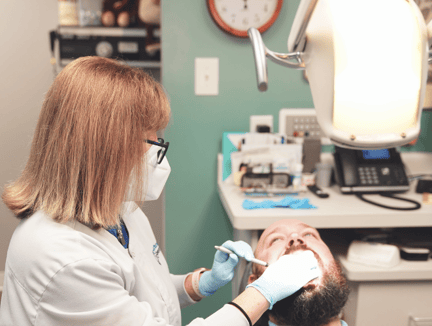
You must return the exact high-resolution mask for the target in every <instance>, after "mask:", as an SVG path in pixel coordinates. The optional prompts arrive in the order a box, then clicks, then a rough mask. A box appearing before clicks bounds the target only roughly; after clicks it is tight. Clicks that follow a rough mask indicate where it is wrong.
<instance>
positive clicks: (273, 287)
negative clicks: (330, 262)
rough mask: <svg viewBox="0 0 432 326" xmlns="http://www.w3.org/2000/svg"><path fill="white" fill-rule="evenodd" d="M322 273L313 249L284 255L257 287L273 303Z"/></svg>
mask: <svg viewBox="0 0 432 326" xmlns="http://www.w3.org/2000/svg"><path fill="white" fill-rule="evenodd" d="M319 275H320V272H319V269H318V261H317V260H316V258H315V257H314V254H313V252H312V251H310V250H308V251H304V252H302V253H299V254H295V255H284V256H282V257H281V258H279V259H278V261H276V262H275V263H273V264H271V265H270V266H269V267H268V268H267V269H266V270H265V272H264V273H263V274H262V275H261V277H260V278H258V279H257V280H256V281H255V282H253V283H251V284H249V285H248V286H247V287H249V286H252V287H254V288H256V289H257V290H258V291H260V292H261V294H262V295H263V296H264V297H265V298H266V299H267V301H268V302H269V303H270V308H269V309H270V310H271V309H272V308H273V305H274V304H275V303H276V302H278V301H280V300H282V299H285V298H286V297H289V296H290V295H292V294H293V293H295V292H297V291H298V290H300V289H301V288H302V287H303V286H304V285H306V283H308V282H309V281H311V280H313V279H314V278H317V277H318V276H319Z"/></svg>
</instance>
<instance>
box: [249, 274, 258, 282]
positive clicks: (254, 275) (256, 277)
mask: <svg viewBox="0 0 432 326" xmlns="http://www.w3.org/2000/svg"><path fill="white" fill-rule="evenodd" d="M257 279H258V276H257V275H256V274H250V275H249V278H248V284H251V283H252V282H254V281H256V280H257Z"/></svg>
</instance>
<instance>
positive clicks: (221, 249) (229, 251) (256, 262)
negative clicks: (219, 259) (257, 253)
mask: <svg viewBox="0 0 432 326" xmlns="http://www.w3.org/2000/svg"><path fill="white" fill-rule="evenodd" d="M215 248H216V249H217V250H219V251H222V252H224V253H226V254H228V255H231V254H235V252H234V251H231V250H229V249H227V248H225V247H221V246H215ZM241 258H243V257H241ZM251 262H252V263H255V264H258V265H262V266H265V267H268V265H269V264H268V263H266V262H265V261H262V260H259V259H256V258H252V259H251Z"/></svg>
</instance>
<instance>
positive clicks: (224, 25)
mask: <svg viewBox="0 0 432 326" xmlns="http://www.w3.org/2000/svg"><path fill="white" fill-rule="evenodd" d="M282 3H283V0H207V4H208V8H209V11H210V15H211V16H212V18H213V19H214V21H215V22H216V24H217V25H218V26H219V27H220V28H221V29H223V30H224V31H225V32H228V33H230V34H232V35H235V36H239V37H247V36H248V35H247V30H248V29H249V28H251V27H255V28H256V29H258V30H259V31H260V32H261V33H262V32H264V31H266V30H267V29H268V28H269V27H270V26H271V25H273V23H274V22H275V20H276V18H277V16H278V15H279V12H280V10H281V8H282Z"/></svg>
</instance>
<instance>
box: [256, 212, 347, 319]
mask: <svg viewBox="0 0 432 326" xmlns="http://www.w3.org/2000/svg"><path fill="white" fill-rule="evenodd" d="M307 250H310V251H312V252H313V254H314V256H315V258H316V259H317V261H318V267H319V269H320V276H319V277H318V278H316V279H314V280H312V281H310V282H309V283H307V284H306V285H305V286H303V288H302V289H300V290H299V291H297V292H296V293H294V294H293V295H291V296H289V297H288V298H286V299H284V300H281V301H279V302H277V303H276V304H275V305H274V306H273V309H272V310H268V311H267V320H266V321H265V323H268V325H270V326H274V325H276V326H285V325H289V326H345V325H346V323H345V322H344V321H342V320H340V317H339V316H340V314H341V311H342V308H343V307H344V305H345V303H346V301H347V299H348V295H349V288H348V286H347V282H346V278H345V276H344V275H343V273H342V269H341V267H340V265H339V263H338V262H337V261H336V260H335V259H334V257H333V255H332V253H331V252H330V249H329V248H328V247H327V245H326V244H325V243H324V242H323V241H322V239H321V237H320V235H319V233H318V231H317V230H316V229H315V228H313V227H310V226H309V225H307V224H304V223H302V222H301V221H298V220H293V219H289V220H280V221H277V222H275V223H273V224H272V225H270V226H269V227H268V228H267V229H266V230H265V231H264V232H263V234H262V235H261V237H260V239H259V241H258V245H257V248H256V250H255V257H256V258H258V259H260V260H263V261H266V262H268V263H269V264H271V263H273V262H275V261H276V260H278V259H279V258H280V257H281V256H282V255H295V254H298V253H300V252H303V251H307ZM265 269H266V267H264V266H261V265H257V264H253V266H252V274H251V275H250V276H249V279H248V283H249V284H250V283H252V282H253V281H255V280H256V279H258V278H259V277H260V276H261V275H262V273H263V272H264V270H265ZM261 323H263V320H261ZM256 325H258V324H256Z"/></svg>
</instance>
